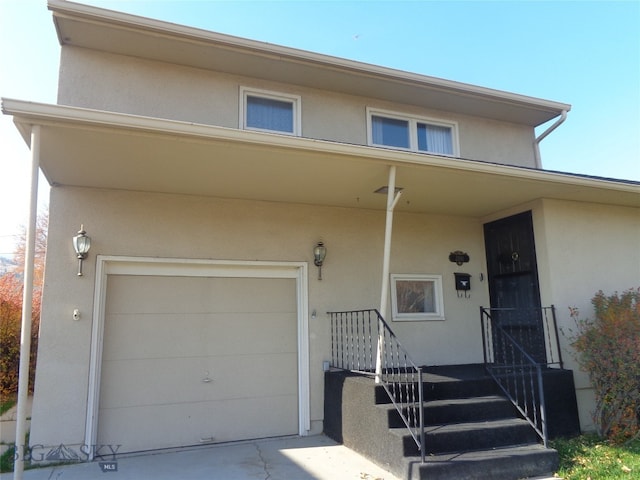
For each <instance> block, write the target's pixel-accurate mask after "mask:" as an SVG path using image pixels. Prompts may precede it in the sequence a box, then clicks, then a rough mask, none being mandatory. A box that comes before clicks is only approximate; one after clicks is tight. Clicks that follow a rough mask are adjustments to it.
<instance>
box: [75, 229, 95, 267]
mask: <svg viewBox="0 0 640 480" xmlns="http://www.w3.org/2000/svg"><path fill="white" fill-rule="evenodd" d="M73 248H74V250H75V251H76V255H78V276H79V277H80V276H82V261H83V260H84V259H85V258H87V254H88V253H89V249H90V248H91V237H87V232H85V231H84V225H80V231H79V232H78V234H77V235H76V236H75V237H73Z"/></svg>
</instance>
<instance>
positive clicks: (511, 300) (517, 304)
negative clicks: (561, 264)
mask: <svg viewBox="0 0 640 480" xmlns="http://www.w3.org/2000/svg"><path fill="white" fill-rule="evenodd" d="M484 236H485V248H486V253H487V268H488V271H487V273H488V281H489V296H490V300H491V308H492V309H497V310H492V318H493V319H494V321H496V322H498V323H499V325H501V326H502V327H503V328H505V329H506V330H507V331H508V332H509V333H510V334H511V335H512V336H513V337H514V338H515V339H516V341H518V343H520V345H521V346H522V347H523V348H524V349H525V351H527V353H529V355H531V356H532V357H533V358H534V359H535V360H536V361H538V362H541V363H546V353H545V345H544V331H543V326H542V312H541V309H540V306H541V305H540V288H539V285H538V269H537V264H536V250H535V242H534V236H533V221H532V217H531V212H530V211H529V212H525V213H521V214H518V215H514V216H512V217H507V218H503V219H501V220H496V221H495V222H491V223H487V224H485V226H484Z"/></svg>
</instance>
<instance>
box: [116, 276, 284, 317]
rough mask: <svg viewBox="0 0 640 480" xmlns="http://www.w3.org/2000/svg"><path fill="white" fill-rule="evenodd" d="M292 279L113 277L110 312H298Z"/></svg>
mask: <svg viewBox="0 0 640 480" xmlns="http://www.w3.org/2000/svg"><path fill="white" fill-rule="evenodd" d="M291 282H292V280H291V279H287V278H283V279H273V278H206V277H193V278H192V277H153V276H137V275H112V276H110V277H109V287H108V288H109V292H110V297H109V299H108V302H107V306H106V313H107V314H113V313H122V312H126V313H144V314H150V313H161V314H165V313H202V312H235V311H237V309H238V307H242V308H243V310H244V311H246V312H278V311H282V310H283V309H284V310H286V311H294V310H295V309H296V301H295V297H293V298H291V297H290V296H287V295H286V293H287V292H289V291H290V290H289V289H290V285H291Z"/></svg>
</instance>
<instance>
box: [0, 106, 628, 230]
mask: <svg viewBox="0 0 640 480" xmlns="http://www.w3.org/2000/svg"><path fill="white" fill-rule="evenodd" d="M3 111H4V113H5V114H10V115H13V116H14V121H15V122H16V124H17V126H18V128H19V129H20V131H21V133H22V134H23V137H24V138H25V141H26V142H27V143H29V142H30V131H31V126H32V125H41V156H40V164H41V169H42V170H43V172H44V174H45V176H46V178H47V180H48V181H49V183H50V184H52V185H68V186H82V187H94V188H109V189H122V190H135V191H147V192H162V193H176V194H188V195H204V196H215V197H223V198H240V199H255V200H265V201H275V202H294V203H303V204H314V205H330V206H340V207H356V208H369V209H384V208H385V207H386V196H385V195H380V194H376V193H374V191H375V190H376V189H378V188H379V187H381V186H383V185H386V184H387V175H388V167H389V166H390V165H396V166H397V185H398V186H400V187H403V188H404V192H403V196H402V199H401V201H400V203H399V204H398V206H397V210H399V211H406V212H432V213H440V214H450V215H463V216H471V217H484V216H487V215H490V214H492V213H495V212H498V211H500V210H503V209H507V208H510V207H513V206H516V205H519V204H523V203H526V202H529V201H532V200H535V199H539V198H555V199H564V200H576V201H587V202H594V203H605V204H615V205H626V206H636V207H638V206H640V187H639V186H638V185H637V184H629V183H625V182H614V181H607V180H604V179H595V178H590V177H580V176H574V175H568V174H559V173H550V172H544V171H537V170H530V169H523V168H518V167H509V166H503V165H495V164H488V163H484V162H475V161H468V160H460V159H452V158H446V157H436V156H430V155H421V154H414V153H407V152H399V151H394V150H386V149H380V148H372V147H363V146H357V145H345V144H339V143H333V142H326V141H320V140H311V139H304V138H297V137H289V136H282V135H271V134H264V133H256V132H246V131H241V130H236V129H227V128H220V127H212V126H206V125H194V124H189V123H184V122H176V121H169V120H159V119H153V118H147V117H136V116H131V115H121V114H113V113H109V112H99V111H94V110H85V109H78V108H71V107H64V106H58V105H44V104H34V103H28V102H21V101H17V100H7V99H5V100H3Z"/></svg>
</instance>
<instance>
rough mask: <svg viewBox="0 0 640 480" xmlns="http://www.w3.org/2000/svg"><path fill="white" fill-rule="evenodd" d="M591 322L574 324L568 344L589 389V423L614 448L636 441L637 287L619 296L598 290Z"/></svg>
mask: <svg viewBox="0 0 640 480" xmlns="http://www.w3.org/2000/svg"><path fill="white" fill-rule="evenodd" d="M591 303H592V304H593V307H594V314H595V319H594V320H583V319H580V315H579V312H578V310H577V309H576V308H570V313H571V316H572V318H573V319H574V320H575V322H576V325H577V327H578V331H577V334H576V335H575V337H574V338H573V342H572V345H573V347H574V348H575V350H576V352H578V355H577V360H578V362H579V363H580V366H581V367H582V368H583V369H584V370H586V371H587V372H588V373H589V377H590V379H591V383H592V385H593V388H594V390H595V397H596V408H595V410H594V412H593V420H594V423H595V425H596V428H597V429H598V433H599V434H600V435H601V436H604V437H607V438H609V439H610V440H612V441H613V442H615V443H624V442H628V441H631V440H633V439H636V438H640V288H637V289H630V290H627V291H625V292H623V293H622V294H621V295H618V293H617V292H616V293H614V294H613V295H610V296H607V295H605V294H604V293H603V292H602V291H599V292H598V293H596V295H595V296H594V297H593V299H592V300H591Z"/></svg>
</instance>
